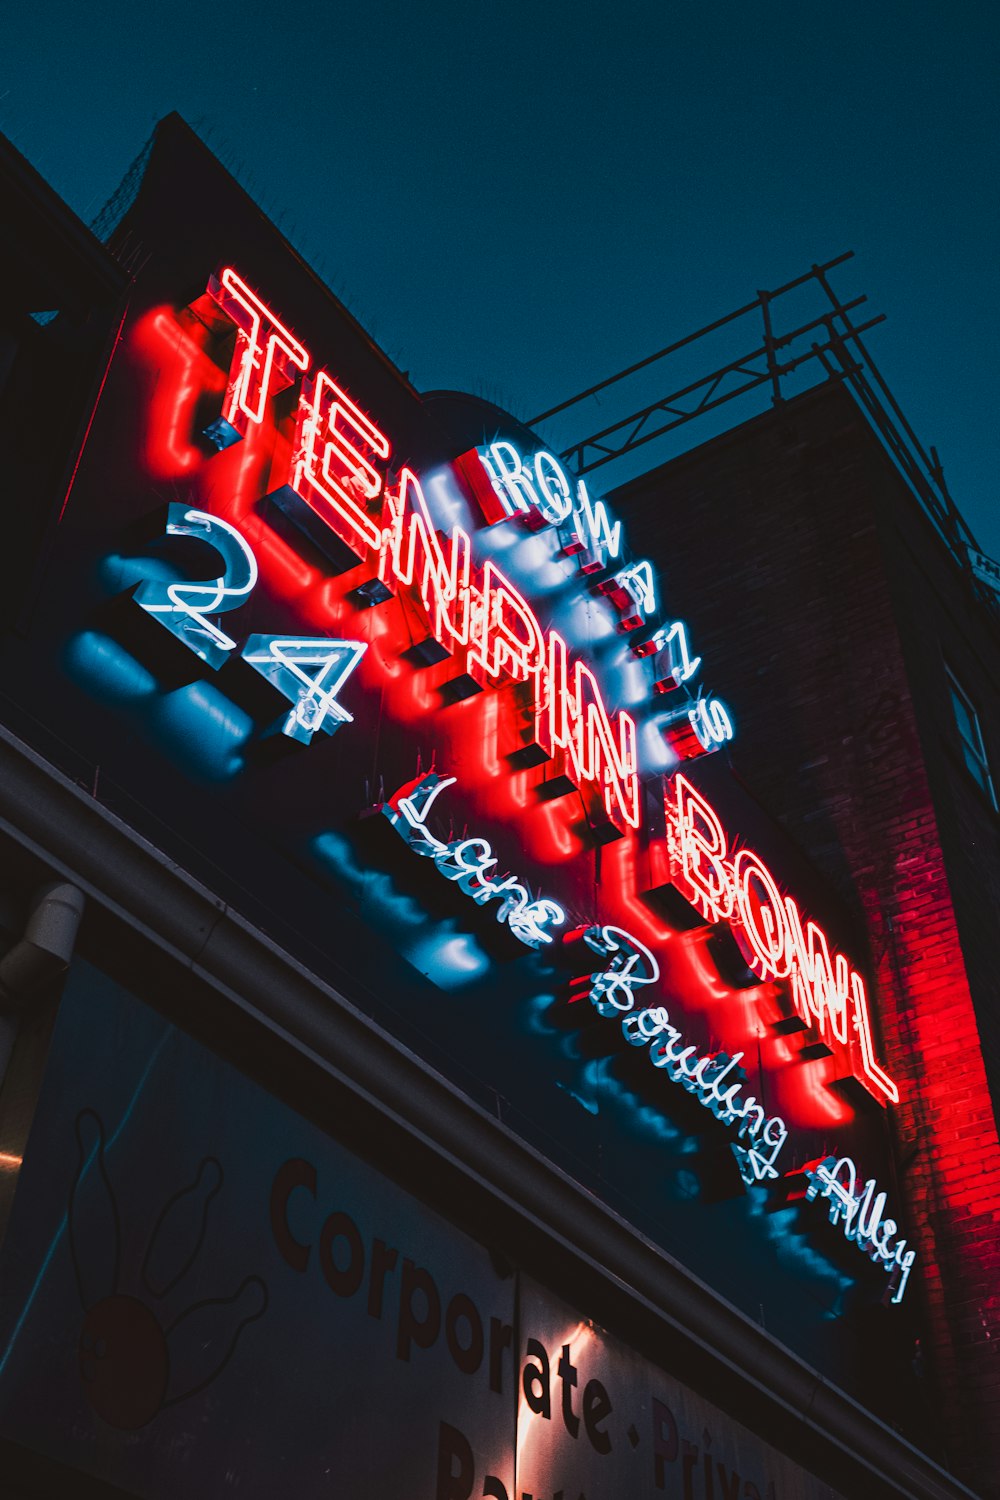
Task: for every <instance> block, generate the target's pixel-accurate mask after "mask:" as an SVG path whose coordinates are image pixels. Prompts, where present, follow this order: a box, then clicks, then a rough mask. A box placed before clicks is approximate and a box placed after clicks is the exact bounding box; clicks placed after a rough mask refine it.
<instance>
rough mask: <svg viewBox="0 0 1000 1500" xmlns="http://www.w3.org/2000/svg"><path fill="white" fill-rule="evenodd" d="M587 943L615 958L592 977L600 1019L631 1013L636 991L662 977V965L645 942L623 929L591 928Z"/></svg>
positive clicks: (586, 936)
mask: <svg viewBox="0 0 1000 1500" xmlns="http://www.w3.org/2000/svg"><path fill="white" fill-rule="evenodd" d="M583 940H584V942H585V943H586V944H587V947H588V948H592V949H593V951H594V952H595V953H598V954H600V956H601V957H602V958H610V959H611V962H610V963H609V964H608V967H607V968H606V969H604V970H603V971H602V972H601V973H598V974H591V976H590V986H591V988H590V1001H591V1004H592V1005H593V1006H594V1009H595V1010H596V1011H597V1013H598V1015H600V1016H612V1015H614V1014H615V1013H616V1012H620V1011H626V1010H631V1009H632V1007H633V1006H634V1005H635V993H634V992H635V990H636V989H637V988H641V987H642V986H644V985H647V984H655V983H656V981H657V980H658V979H659V977H660V966H659V964H658V963H657V961H656V959H655V957H654V956H653V954H652V953H651V952H650V951H649V949H648V948H647V947H646V945H645V943H641V942H640V941H639V939H638V938H637V937H633V935H632V933H630V932H626V931H625V930H624V928H622V927H613V926H607V925H605V926H601V927H588V928H587V930H586V932H585V933H584V934H583ZM643 966H644V967H645V970H646V972H643Z"/></svg>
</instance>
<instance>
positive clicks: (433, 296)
mask: <svg viewBox="0 0 1000 1500" xmlns="http://www.w3.org/2000/svg"><path fill="white" fill-rule="evenodd" d="M998 36H1000V9H998V7H997V6H995V5H992V4H988V3H986V0H973V3H971V4H969V3H965V4H962V3H961V0H958V3H951V4H947V5H946V4H944V3H938V0H934V3H929V0H910V3H901V0H877V3H875V4H872V3H871V0H842V3H840V4H837V5H827V4H824V5H820V4H817V3H815V0H797V3H790V0H756V3H746V0H744V3H740V4H736V3H732V0H714V3H713V0H702V3H699V4H692V3H690V0H688V3H686V4H684V5H680V4H675V3H672V0H660V3H653V0H644V3H640V4H629V3H627V0H626V3H622V4H618V5H607V6H604V5H597V4H595V3H592V0H590V3H587V0H584V3H578V4H574V5H571V4H565V3H562V0H555V3H549V4H547V5H546V4H543V5H529V4H527V3H523V0H514V3H511V0H507V3H504V4H489V3H486V4H474V3H473V4H468V3H465V4H462V3H458V0H448V3H437V4H435V3H433V0H431V3H429V4H426V5H423V6H419V5H404V4H402V3H394V4H381V5H378V4H376V5H370V6H361V7H351V8H348V7H346V6H341V5H339V4H337V3H335V0H333V3H330V0H327V3H319V0H300V3H299V4H296V5H286V6H279V5H274V4H268V5H263V4H260V3H248V4H245V5H244V6H243V7H242V8H241V9H238V10H237V9H236V8H233V9H232V10H229V9H227V8H223V9H220V8H212V7H209V8H206V7H204V6H194V5H192V4H190V0H178V3H176V4H173V5H170V6H161V5H154V4H148V5H145V6H137V5H135V4H134V3H129V4H125V3H123V0H101V4H100V5H99V6H86V5H84V4H82V3H80V0H77V3H69V0H54V3H50V4H48V5H45V6H41V5H39V6H36V7H28V6H21V7H18V8H17V12H16V13H14V14H8V15H7V16H6V17H5V20H4V25H3V41H2V47H0V96H2V97H0V129H3V130H4V131H5V132H6V133H7V134H8V135H10V136H12V137H13V139H14V140H15V142H16V144H17V145H18V146H19V148H20V149H21V150H22V151H23V152H24V153H25V155H27V156H28V158H29V159H30V160H31V161H32V162H33V163H34V164H35V165H36V166H37V167H38V168H39V169H40V170H41V171H42V173H43V174H44V175H45V176H46V177H47V178H48V179H49V180H50V181H51V182H52V183H53V185H54V186H55V187H56V189H57V190H58V191H59V192H60V193H61V194H62V195H63V196H64V197H65V198H66V199H67V200H68V202H69V203H70V204H71V205H72V206H73V207H74V208H75V209H76V210H77V211H78V212H79V213H81V214H82V215H83V216H84V217H85V218H90V217H92V216H93V215H94V214H95V213H96V212H97V210H98V209H99V208H100V206H101V204H102V202H103V201H104V199H105V198H107V197H108V196H109V195H110V193H111V191H112V190H113V188H114V187H115V185H116V183H117V181H118V179H119V177H120V176H121V174H122V172H123V171H124V169H125V168H126V167H127V165H128V163H129V161H130V160H131V159H132V158H133V157H134V156H135V155H136V154H137V152H138V150H139V148H140V147H141V145H142V143H143V142H144V140H145V139H146V137H147V136H148V135H149V133H150V130H151V128H152V125H153V123H154V121H155V120H156V118H158V117H159V116H161V115H163V114H166V113H168V112H169V111H170V110H171V109H177V110H179V111H180V112H181V113H182V114H183V115H184V116H185V117H186V118H187V119H188V120H189V121H190V122H191V123H192V124H194V125H195V126H196V127H197V128H199V130H200V131H201V132H202V134H203V135H205V136H206V138H207V139H208V140H209V143H210V145H211V146H212V147H213V149H214V150H215V151H216V152H217V153H218V154H219V155H221V156H222V157H223V159H224V160H226V161H227V163H228V164H229V165H230V166H232V167H234V168H235V169H236V170H237V175H239V176H240V177H241V180H243V181H244V183H245V184H246V185H247V186H248V187H249V188H250V190H251V191H252V192H253V194H254V196H255V197H256V198H257V200H258V201H259V202H260V203H261V205H262V206H263V207H264V209H265V210H266V211H267V212H268V213H269V214H270V215H271V216H272V217H273V218H275V219H280V221H281V223H282V227H283V228H284V229H285V231H286V233H288V235H289V237H290V238H291V239H292V240H293V242H294V243H295V244H296V245H297V246H298V247H299V248H300V249H301V250H302V252H303V253H304V254H305V255H306V257H307V259H309V260H310V261H311V262H312V263H313V264H314V265H315V266H316V267H317V269H318V270H319V271H320V273H321V274H322V275H323V276H324V277H325V279H326V280H327V281H328V283H329V284H330V285H331V286H332V288H333V289H334V291H336V292H337V293H338V294H339V295H340V296H341V297H342V298H343V299H344V301H345V302H346V303H347V304H348V306H349V307H351V309H352V311H354V312H355V313H356V315H357V316H358V317H359V318H360V319H361V320H362V321H363V322H364V323H365V324H366V326H367V327H368V328H369V329H370V330H371V332H372V333H373V334H374V336H375V337H376V338H377V339H378V340H379V341H380V342H381V343H382V344H383V346H384V347H385V348H386V349H387V351H388V352H389V353H390V354H391V355H392V356H393V357H394V358H395V359H396V360H398V362H399V363H400V364H401V365H402V366H403V367H404V368H406V369H408V370H409V371H410V373H411V376H412V378H413V379H414V381H415V382H416V384H417V385H418V386H420V387H421V388H423V389H433V388H436V387H441V386H449V387H457V388H461V389H468V390H473V391H476V392H478V393H480V394H484V395H488V396H490V397H492V398H493V399H496V400H499V401H500V402H501V403H502V404H504V405H506V406H508V407H510V408H511V409H512V410H513V411H514V412H515V413H516V414H517V415H519V416H522V417H530V416H532V415H533V414H534V413H536V412H537V411H540V410H542V409H543V408H545V407H548V406H550V405H552V404H554V403H555V402H557V401H559V400H560V399H562V398H564V397H566V396H568V395H571V394H573V393H574V392H576V391H578V390H580V389H582V388H583V387H585V386H588V385H590V384H591V383H593V382H594V381H596V380H598V379H600V378H601V377H603V376H605V375H607V374H610V373H613V372H614V371H615V370H617V369H618V368H620V367H621V366H623V365H625V364H628V363H630V362H632V361H633V360H635V359H638V358H641V357H642V356H643V355H645V354H647V353H650V352H652V351H653V350H654V349H656V348H659V347H661V346H662V345H664V344H667V343H669V342H670V341H672V340H673V339H675V338H678V337H680V336H682V335H683V334H685V333H687V332H689V331H691V330H692V329H694V328H696V327H698V326H699V325H700V324H702V323H705V322H707V321H709V320H711V319H713V318H715V317H717V316H718V315H719V314H721V313H723V312H726V311H729V310H730V309H731V308H733V307H736V306H738V305H740V304H742V303H744V302H747V301H750V300H751V299H752V298H753V296H754V295H755V293H756V291H757V289H758V288H762V287H763V288H772V287H776V286H778V285H779V284H780V283H782V282H783V281H785V280H788V279H790V278H791V277H793V276H796V275H798V274H799V273H800V272H801V271H803V270H806V269H807V268H808V267H809V266H810V265H811V264H812V263H813V262H814V261H819V260H825V259H827V258H832V257H833V256H835V255H837V254H839V253H840V252H841V251H842V250H845V249H853V250H855V251H856V252H857V254H856V258H855V260H854V261H853V262H850V263H849V264H848V265H847V266H845V267H843V268H842V269H841V270H839V271H838V272H837V273H835V284H836V287H837V289H838V291H839V292H840V293H841V294H842V295H843V296H844V297H845V298H846V297H848V296H852V295H855V294H857V293H859V292H867V293H868V295H869V298H870V302H871V310H872V311H876V312H885V313H887V314H888V322H887V323H886V324H884V325H883V326H881V327H880V328H878V329H876V330H874V331H873V332H872V334H871V335H870V336H869V339H870V345H871V349H872V352H873V353H874V355H875V357H876V358H877V359H878V361H879V363H880V365H881V367H882V370H883V373H884V374H885V376H886V377H887V379H888V381H889V383H890V385H891V386H892V388H893V390H894V392H895V394H896V396H897V398H898V399H899V401H900V403H901V404H902V406H903V408H904V410H905V411H906V413H907V414H908V416H909V417H910V420H911V422H912V423H913V425H914V427H915V428H916V430H917V433H918V434H919V436H920V437H921V439H922V440H923V442H924V444H925V445H930V444H932V443H933V444H936V446H937V447H938V450H939V452H940V455H941V458H942V461H943V463H944V466H945V472H946V475H947V476H948V479H949V483H950V486H951V490H952V493H953V495H954V497H955V499H956V500H957V502H958V504H959V506H960V508H961V509H962V510H963V511H964V512H965V514H966V516H967V518H968V519H969V521H970V522H971V524H972V526H973V529H974V530H976V531H977V533H978V534H979V538H980V541H981V542H982V544H983V545H984V547H985V548H986V550H988V551H990V552H992V553H993V555H994V556H997V557H1000V506H998V504H997V499H996V493H997V485H996V475H997V469H998V454H1000V422H998V420H997V417H996V412H995V407H996V403H997V385H998V382H997V378H996V356H995V352H994V351H995V346H996V344H997V334H998V324H1000V297H998V270H997V265H998V256H997V249H998V245H1000V233H998V230H1000V222H998V220H1000V213H998V196H997V182H998V175H1000V174H998V170H997V168H998V155H1000V152H998V149H997V147H998V107H997V103H996V99H997V97H998V96H1000V63H998V58H1000V47H998ZM262 290H263V289H262ZM797 310H798V309H796V311H797ZM814 310H816V311H818V310H819V308H818V307H815V308H814ZM750 342H751V344H752V342H753V336H751V340H750ZM748 347H749V346H748ZM714 352H715V349H714V348H713V350H712V353H714ZM740 352H742V341H741V346H739V347H738V346H730V348H729V353H730V354H736V353H740ZM690 368H691V366H690V365H686V366H684V368H683V369H682V370H681V371H680V372H679V373H680V376H681V378H683V376H684V375H686V374H687V372H688V370H689V369H690ZM670 383H672V382H671V372H669V371H664V375H663V377H662V382H661V386H660V389H659V390H656V388H655V387H647V389H650V390H651V392H652V394H664V393H665V392H666V390H668V389H670ZM676 383H678V384H679V383H680V381H679V380H677V382H676ZM641 398H642V392H641V391H640V392H639V393H638V399H641ZM628 409H629V408H628V407H627V406H626V405H616V406H613V405H612V404H611V403H610V402H609V403H606V404H605V405H603V406H601V407H596V406H594V405H591V406H590V407H589V409H584V410H581V411H580V413H579V415H578V416H577V417H575V418H574V421H573V423H572V424H571V425H570V427H569V428H567V429H565V430H564V429H560V430H559V432H558V433H555V434H554V438H561V437H563V436H565V437H566V438H572V437H580V436H584V435H586V434H588V433H590V432H591V431H593V430H595V429H596V428H597V427H599V426H601V425H604V423H605V422H606V421H607V420H610V419H611V418H613V417H614V416H616V415H619V414H624V412H625V411H626V410H628ZM729 412H730V413H731V414H732V415H735V413H734V408H732V407H731V408H729ZM730 419H731V418H730ZM687 433H688V441H693V440H694V439H695V437H696V436H701V437H705V436H708V435H709V434H708V431H707V430H706V431H705V432H703V433H700V434H699V432H698V427H697V424H695V425H693V426H692V427H691V428H689V429H687ZM670 451H671V450H670V449H667V448H661V447H659V446H656V445H653V446H650V447H649V448H647V449H646V450H645V455H646V459H647V461H648V462H649V463H652V462H654V461H655V460H656V459H657V458H658V457H666V456H668V453H669V452H670ZM624 477H626V476H625V472H624V471H619V470H618V469H617V468H616V467H614V466H612V467H610V468H607V469H604V470H603V471H601V483H602V484H606V485H609V486H610V485H612V484H613V483H615V482H616V480H618V479H622V478H624ZM595 478H596V476H595Z"/></svg>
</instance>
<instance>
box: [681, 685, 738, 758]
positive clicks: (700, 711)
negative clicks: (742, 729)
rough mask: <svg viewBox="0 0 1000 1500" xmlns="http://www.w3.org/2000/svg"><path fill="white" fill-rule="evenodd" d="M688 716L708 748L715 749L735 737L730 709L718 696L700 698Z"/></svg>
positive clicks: (696, 732)
mask: <svg viewBox="0 0 1000 1500" xmlns="http://www.w3.org/2000/svg"><path fill="white" fill-rule="evenodd" d="M688 718H689V719H690V720H691V727H692V728H693V730H694V732H695V734H696V735H697V736H698V738H699V740H700V741H701V743H702V744H703V745H704V747H705V749H706V750H715V749H717V748H718V746H719V745H724V744H725V743H726V741H727V740H731V739H732V737H733V721H732V719H731V718H730V716H729V710H728V709H727V708H726V706H725V704H724V703H722V702H721V701H720V700H719V699H718V698H713V697H708V698H699V699H698V702H697V703H696V704H695V706H694V708H692V709H691V711H690V713H689V714H688Z"/></svg>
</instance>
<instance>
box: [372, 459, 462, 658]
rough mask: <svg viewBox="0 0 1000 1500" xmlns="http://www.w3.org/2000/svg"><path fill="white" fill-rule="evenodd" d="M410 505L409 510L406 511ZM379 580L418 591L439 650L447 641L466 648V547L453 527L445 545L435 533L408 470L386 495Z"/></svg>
mask: <svg viewBox="0 0 1000 1500" xmlns="http://www.w3.org/2000/svg"><path fill="white" fill-rule="evenodd" d="M407 501H409V508H408V507H407ZM385 517H386V520H387V522H388V524H387V525H386V526H385V527H384V529H383V531H382V533H381V548H380V557H379V576H380V577H381V578H382V579H383V580H385V581H388V580H390V579H395V581H396V582H398V583H401V584H403V585H404V586H414V587H416V588H417V589H419V591H420V600H421V603H422V604H423V607H424V613H425V615H426V618H427V626H428V629H429V630H430V633H431V634H432V635H433V636H434V638H435V640H438V641H440V642H441V643H442V645H447V644H448V641H449V638H450V639H451V640H453V641H457V642H458V644H459V645H465V644H466V643H467V642H468V640H469V634H470V631H471V618H470V616H471V604H472V597H471V580H472V563H471V560H470V559H471V543H470V541H469V538H468V535H467V534H466V532H464V531H463V530H462V528H461V527H460V526H456V527H455V528H454V529H453V531H452V534H451V538H450V540H449V541H448V544H447V545H448V556H447V558H446V556H445V538H443V537H442V534H441V533H440V532H438V531H435V529H434V523H433V521H432V520H431V514H430V511H429V510H428V508H427V501H426V499H425V497H424V492H423V488H422V486H421V484H420V480H419V479H418V478H417V476H416V475H415V474H414V473H413V472H412V470H410V469H404V470H403V472H402V473H401V475H400V477H399V487H398V489H397V490H395V491H392V490H387V491H386V506H385Z"/></svg>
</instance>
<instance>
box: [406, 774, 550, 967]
mask: <svg viewBox="0 0 1000 1500" xmlns="http://www.w3.org/2000/svg"><path fill="white" fill-rule="evenodd" d="M455 780H456V778H455V777H454V776H446V777H440V776H438V775H437V773H436V772H435V771H429V772H428V773H427V774H426V775H425V776H418V777H417V779H416V780H415V781H411V782H409V783H408V784H407V785H406V786H403V787H400V789H399V791H398V792H396V793H395V795H394V796H392V797H391V798H390V799H389V801H388V802H385V803H383V805H382V812H383V813H384V815H385V817H387V818H388V820H389V823H390V824H391V826H392V827H393V828H394V829H395V830H396V832H397V833H398V834H399V836H400V838H402V839H403V841H404V842H405V843H406V844H407V845H408V846H409V848H411V849H412V850H414V852H415V853H417V854H420V855H423V856H424V857H425V858H428V859H432V860H433V861H434V863H435V865H436V866H437V868H438V869H439V870H440V872H441V874H442V875H443V876H444V878H445V880H453V881H454V882H455V884H456V885H457V886H458V889H459V890H460V891H462V892H463V893H464V894H465V895H466V896H469V897H470V898H471V900H473V901H474V902H475V903H476V905H477V906H485V905H486V904H487V902H490V901H499V902H500V905H499V907H498V908H497V911H496V914H495V915H496V919H497V921H498V922H501V923H502V922H506V924H507V926H508V927H509V928H510V930H511V932H512V933H513V935H514V936H515V937H516V938H517V939H518V940H519V941H520V942H522V943H524V945H525V946H526V947H528V948H540V947H542V945H543V944H545V943H551V942H552V933H551V932H547V931H546V928H547V927H549V926H555V927H560V926H562V924H563V923H564V922H565V920H566V913H565V912H564V911H563V909H562V907H561V906H559V905H557V904H556V902H555V901H547V900H544V899H543V900H533V899H532V898H531V895H530V894H529V891H528V888H527V886H525V885H524V884H522V882H521V881H520V880H518V879H516V877H515V876H513V875H507V876H505V877H504V878H503V879H500V880H497V879H495V878H494V877H493V876H492V875H491V874H490V873H489V872H490V871H493V870H495V869H496V867H497V864H498V861H497V859H496V857H495V855H494V853H493V849H492V846H491V845H490V844H489V843H488V842H487V841H486V839H478V838H472V839H453V840H452V841H451V842H450V843H447V844H446V843H444V842H443V841H442V840H441V839H439V838H437V837H436V836H435V835H434V834H433V833H431V831H430V829H429V828H428V826H427V818H428V816H429V814H430V810H431V808H432V806H433V805H434V803H435V801H436V800H437V797H438V795H439V794H440V793H441V792H443V791H444V789H445V787H449V786H453V785H454V783H455Z"/></svg>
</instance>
